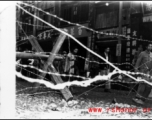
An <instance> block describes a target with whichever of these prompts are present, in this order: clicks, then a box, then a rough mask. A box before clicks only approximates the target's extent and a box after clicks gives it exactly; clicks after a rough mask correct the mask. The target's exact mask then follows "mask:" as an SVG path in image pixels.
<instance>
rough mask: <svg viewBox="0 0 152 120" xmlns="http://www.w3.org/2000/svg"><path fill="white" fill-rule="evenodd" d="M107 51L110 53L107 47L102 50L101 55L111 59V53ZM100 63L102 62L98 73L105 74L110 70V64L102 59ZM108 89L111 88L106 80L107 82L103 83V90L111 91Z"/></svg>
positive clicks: (108, 59)
mask: <svg viewBox="0 0 152 120" xmlns="http://www.w3.org/2000/svg"><path fill="white" fill-rule="evenodd" d="M109 53H110V48H109V47H107V48H106V49H105V50H104V53H103V54H102V55H101V56H102V57H103V58H105V59H106V60H107V61H111V55H110V54H109ZM101 63H103V64H101V65H100V74H101V75H107V74H108V73H109V72H110V65H109V64H108V63H106V62H105V61H103V60H102V61H101ZM110 89H111V84H110V82H109V81H108V82H107V84H106V85H105V90H104V91H105V92H111V91H110Z"/></svg>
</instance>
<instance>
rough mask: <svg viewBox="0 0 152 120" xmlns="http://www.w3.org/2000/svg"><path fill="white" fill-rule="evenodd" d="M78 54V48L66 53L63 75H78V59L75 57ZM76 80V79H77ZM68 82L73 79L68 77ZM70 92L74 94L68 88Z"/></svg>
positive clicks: (71, 88)
mask: <svg viewBox="0 0 152 120" xmlns="http://www.w3.org/2000/svg"><path fill="white" fill-rule="evenodd" d="M77 53H78V48H75V49H74V50H73V52H72V53H71V52H70V53H68V55H67V58H66V63H65V73H67V74H72V75H79V69H78V59H77V57H76V56H75V55H77ZM77 79H78V78H77ZM67 80H68V81H73V80H75V77H69V79H67ZM70 90H71V91H72V92H74V90H73V87H72V86H71V87H70Z"/></svg>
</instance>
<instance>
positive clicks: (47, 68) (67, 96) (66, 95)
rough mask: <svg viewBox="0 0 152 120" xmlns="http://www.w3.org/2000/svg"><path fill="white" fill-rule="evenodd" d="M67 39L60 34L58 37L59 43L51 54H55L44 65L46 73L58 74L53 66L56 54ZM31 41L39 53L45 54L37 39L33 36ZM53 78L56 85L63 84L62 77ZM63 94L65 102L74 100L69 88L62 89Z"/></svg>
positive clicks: (42, 76) (43, 75) (42, 74)
mask: <svg viewBox="0 0 152 120" xmlns="http://www.w3.org/2000/svg"><path fill="white" fill-rule="evenodd" d="M65 38H66V35H63V34H60V36H59V37H58V39H57V42H56V44H55V46H54V47H53V50H52V52H51V53H53V54H51V55H50V56H49V58H48V60H47V62H46V63H44V66H43V70H44V71H51V72H53V73H57V71H56V69H55V68H54V66H53V64H52V63H53V61H54V59H55V55H54V54H57V53H58V51H59V49H60V47H61V45H62V44H63V42H64V40H65ZM29 41H30V43H31V44H32V46H33V47H34V48H35V50H36V51H37V52H44V51H43V50H42V48H41V47H40V45H39V44H38V42H37V40H36V38H34V37H33V36H31V37H30V39H29ZM45 75H46V74H45V73H41V74H40V76H41V77H39V79H44V77H45ZM51 77H52V78H53V80H54V81H55V83H63V81H62V78H61V77H60V76H55V75H51ZM37 87H38V85H37ZM61 93H62V95H63V97H64V98H65V100H67V101H68V100H70V99H72V98H73V96H72V94H71V92H70V91H69V89H68V88H67V87H65V88H64V89H62V90H61Z"/></svg>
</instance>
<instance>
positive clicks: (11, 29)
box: [0, 1, 17, 119]
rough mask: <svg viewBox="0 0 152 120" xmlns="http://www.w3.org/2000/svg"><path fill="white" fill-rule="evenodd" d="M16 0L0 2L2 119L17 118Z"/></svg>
mask: <svg viewBox="0 0 152 120" xmlns="http://www.w3.org/2000/svg"><path fill="white" fill-rule="evenodd" d="M16 3H17V2H16V1H1V2H0V56H1V57H0V62H1V64H0V69H1V71H0V81H1V83H0V87H1V115H0V117H1V118H2V119H14V118H15V96H16V95H15V88H16V87H15V86H16V85H15V81H16V80H15V50H16V46H15V45H16V7H15V4H16Z"/></svg>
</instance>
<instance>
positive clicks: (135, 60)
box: [132, 45, 143, 66]
mask: <svg viewBox="0 0 152 120" xmlns="http://www.w3.org/2000/svg"><path fill="white" fill-rule="evenodd" d="M142 51H143V48H142V45H140V46H139V47H138V50H137V51H136V52H135V54H134V59H133V61H132V64H133V66H135V64H136V62H137V59H138V56H139V54H140V53H141V52H142Z"/></svg>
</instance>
